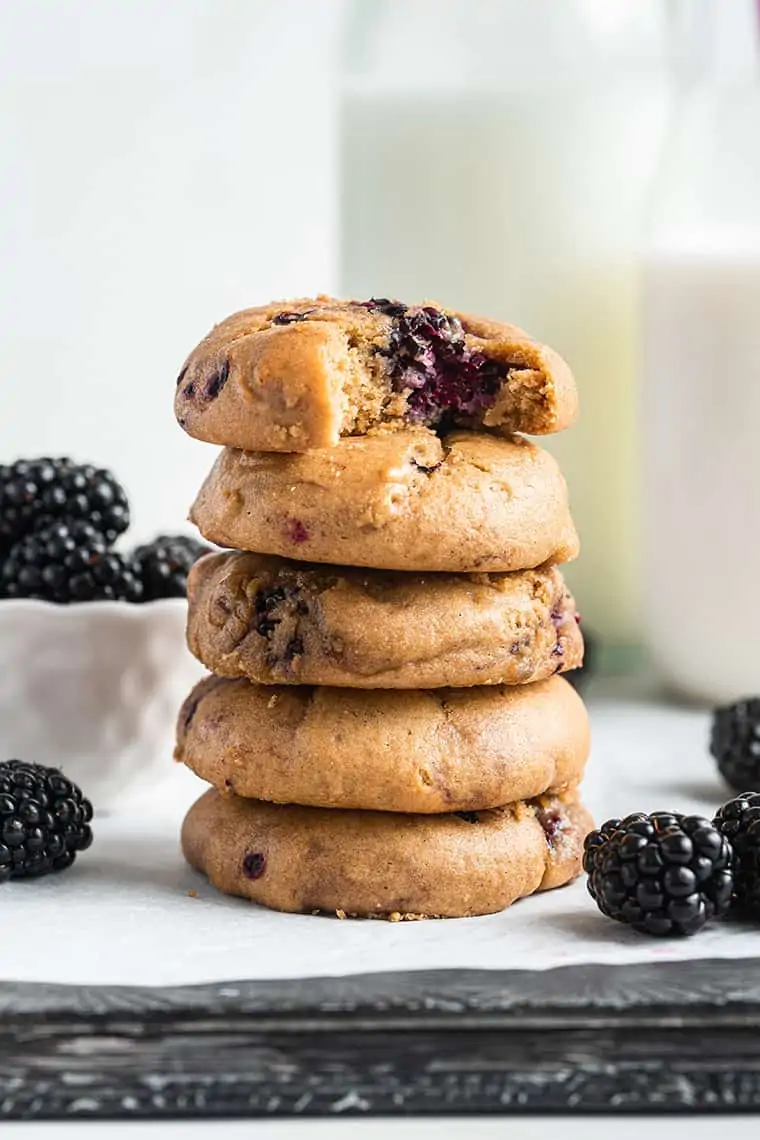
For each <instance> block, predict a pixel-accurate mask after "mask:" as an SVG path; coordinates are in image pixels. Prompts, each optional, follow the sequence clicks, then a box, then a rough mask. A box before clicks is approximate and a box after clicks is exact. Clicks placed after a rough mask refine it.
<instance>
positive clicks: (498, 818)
mask: <svg viewBox="0 0 760 1140" xmlns="http://www.w3.org/2000/svg"><path fill="white" fill-rule="evenodd" d="M592 827H593V822H592V820H591V817H590V816H589V814H588V813H587V811H586V810H585V808H583V807H582V806H581V805H580V804H579V803H578V801H577V799H576V798H575V794H574V793H573V792H570V793H568V795H567V797H566V798H565V797H562V798H560V797H552V796H547V797H542V798H541V799H539V800H532V801H528V802H524V803H517V804H511V805H510V806H509V807H505V808H497V809H495V810H492V811H486V812H467V813H463V814H462V815H456V814H453V815H436V816H420V815H393V814H391V813H389V812H372V811H341V810H334V811H328V810H325V809H322V808H310V807H292V806H283V805H281V804H267V803H262V802H260V801H259V800H246V799H241V798H240V797H238V796H232V795H228V796H224V795H221V794H220V793H219V792H218V791H216V789H214V788H212V789H210V790H209V791H208V792H206V793H205V795H203V796H201V798H200V799H199V800H198V801H197V802H196V803H195V804H194V805H193V806H192V807H191V808H190V811H189V812H188V814H187V816H186V817H185V822H184V824H183V827H182V848H183V851H184V854H185V857H186V859H187V860H188V862H189V863H190V864H191V865H192V866H193V867H195V868H196V870H198V871H201V872H203V874H205V875H207V876H208V878H209V879H210V880H211V882H212V883H213V885H214V886H215V887H217V888H218V889H219V890H220V891H222V892H223V893H224V894H228V895H241V896H243V897H244V898H249V899H252V900H253V901H255V902H258V903H263V904H264V906H268V907H272V908H273V909H274V910H285V911H295V912H306V913H310V912H316V911H327V912H333V913H337V914H338V915H339V916H340V917H344V916H349V915H350V916H356V917H363V916H366V917H374V918H390V919H399V918H424V917H441V918H457V917H464V916H466V915H476V914H491V913H493V912H494V911H499V910H503V909H504V908H505V907H508V906H509V905H510V904H511V903H513V902H515V901H516V900H517V899H519V898H522V897H524V896H525V895H531V894H533V893H534V892H535V891H546V890H551V889H552V888H553V887H560V886H562V885H563V884H565V883H567V882H569V881H570V880H571V879H574V878H575V877H576V876H577V875H578V874H579V873H580V870H581V860H582V852H583V839H584V836H585V835H586V833H587V832H588V831H589V830H590V829H591V828H592Z"/></svg>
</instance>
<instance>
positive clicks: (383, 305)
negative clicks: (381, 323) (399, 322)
mask: <svg viewBox="0 0 760 1140" xmlns="http://www.w3.org/2000/svg"><path fill="white" fill-rule="evenodd" d="M353 304H354V305H356V307H357V309H366V310H367V311H368V312H370V313H384V314H385V316H386V317H403V315H404V314H405V313H406V312H407V311H408V305H402V303H401V302H400V301H389V300H388V298H387V297H370V299H369V301H354V302H353Z"/></svg>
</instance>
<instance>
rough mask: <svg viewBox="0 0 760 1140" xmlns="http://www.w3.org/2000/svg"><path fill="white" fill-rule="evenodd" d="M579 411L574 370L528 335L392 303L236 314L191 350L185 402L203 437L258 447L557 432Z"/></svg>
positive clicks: (326, 301) (180, 383)
mask: <svg viewBox="0 0 760 1140" xmlns="http://www.w3.org/2000/svg"><path fill="white" fill-rule="evenodd" d="M577 411H578V396H577V391H576V387H575V381H574V379H573V375H572V373H571V371H570V369H569V367H568V366H567V364H566V363H565V361H564V360H563V359H562V358H561V357H560V356H559V355H558V354H557V353H556V352H554V351H553V350H552V349H550V348H547V347H546V346H545V345H542V344H539V343H538V342H537V341H535V340H533V339H532V338H531V337H529V336H528V334H527V333H525V332H523V331H522V330H521V329H519V328H516V327H515V326H514V325H508V324H503V323H501V322H499V321H492V320H487V319H485V318H482V317H474V316H468V315H467V314H464V313H458V312H454V311H453V310H451V309H442V308H439V307H437V306H435V305H432V304H423V305H405V304H402V303H401V302H400V301H390V300H386V299H384V298H372V299H370V300H369V301H340V300H335V299H334V298H331V297H324V296H319V297H316V298H313V299H308V298H307V299H301V300H296V301H281V302H276V303H272V304H269V305H263V306H260V307H259V308H255V309H245V310H243V311H242V312H239V313H234V314H233V315H232V316H230V317H227V319H226V320H224V321H222V322H221V323H220V324H218V325H216V326H215V327H214V328H213V329H212V330H211V332H210V333H209V334H208V335H207V336H206V337H205V338H204V339H203V340H202V341H201V342H200V344H199V345H198V346H197V348H195V349H194V350H193V352H191V354H190V356H189V357H188V358H187V361H186V362H185V364H184V366H183V368H182V370H181V371H180V374H179V377H178V379H177V391H176V396H175V412H176V415H177V419H178V420H179V423H180V424H181V426H182V427H183V428H184V429H185V431H187V432H188V433H189V434H190V435H192V436H194V437H195V438H196V439H202V440H206V441H207V442H209V443H217V444H224V445H226V446H229V447H237V448H242V449H243V450H246V451H297V452H298V451H308V450H310V449H312V448H324V447H334V446H335V445H336V444H337V443H338V440H339V439H340V437H341V436H351V435H365V434H367V433H368V432H372V431H374V430H376V429H379V428H382V429H384V430H395V429H408V428H409V427H410V426H422V427H428V428H433V429H439V428H440V429H442V430H444V431H445V430H450V429H451V428H452V427H465V428H470V429H478V428H481V427H484V428H491V429H494V428H496V429H499V430H501V431H503V432H504V434H511V433H514V432H526V433H528V434H530V435H546V434H549V433H551V432H557V431H562V430H563V429H564V428H566V427H569V426H570V424H571V423H572V422H573V421H574V419H575V418H576V415H577Z"/></svg>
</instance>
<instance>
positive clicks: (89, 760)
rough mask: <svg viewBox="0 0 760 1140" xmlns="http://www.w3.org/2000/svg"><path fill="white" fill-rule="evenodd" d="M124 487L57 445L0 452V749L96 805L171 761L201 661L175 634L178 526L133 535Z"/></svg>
mask: <svg viewBox="0 0 760 1140" xmlns="http://www.w3.org/2000/svg"><path fill="white" fill-rule="evenodd" d="M129 523H130V512H129V503H128V500H127V495H126V493H125V491H124V488H123V487H122V486H121V484H120V483H119V482H118V481H117V479H116V478H115V477H114V475H113V474H112V473H111V472H110V471H108V470H105V469H104V468H100V467H97V466H95V465H93V464H88V463H75V462H74V461H73V460H71V459H68V458H48V457H45V458H41V459H19V460H17V461H16V462H14V463H10V464H5V465H0V668H1V669H2V677H3V681H2V684H1V685H0V755H6V756H25V757H34V759H35V760H36V761H37V762H39V763H41V764H51V765H55V766H56V767H59V768H62V769H63V771H64V772H65V773H66V775H67V776H68V777H69V778H71V779H72V780H75V781H77V782H81V783H82V784H83V785H84V786H85V787H87V788H88V792H89V794H90V795H91V796H92V799H93V801H94V803H95V807H96V810H97V809H98V808H101V807H111V806H113V802H114V798H115V797H118V796H119V795H121V794H123V793H124V792H127V791H128V790H130V789H131V788H134V787H135V786H137V785H139V784H140V783H141V782H142V781H144V780H145V778H146V776H147V775H148V773H149V771H150V770H151V769H154V768H155V767H158V766H160V767H164V766H166V765H167V764H169V763H170V762H171V755H172V744H173V741H172V735H173V727H174V720H175V718H176V712H177V709H178V708H179V706H180V704H181V703H182V701H183V700H184V698H185V696H186V695H187V691H188V689H189V688H190V687H191V686H192V685H193V684H194V683H195V681H196V680H198V678H199V676H200V675H201V674H202V672H203V670H202V668H201V666H200V665H199V664H198V663H197V662H196V661H195V660H194V658H193V657H192V656H191V654H190V652H189V651H188V649H187V647H186V644H185V625H186V611H187V607H186V601H185V587H186V582H187V573H188V570H189V569H190V567H191V566H192V564H193V562H195V560H196V559H197V558H199V557H200V556H201V555H202V554H204V553H206V551H207V550H208V547H205V546H203V545H202V544H201V543H199V542H197V541H196V540H195V539H193V538H191V537H189V536H187V535H182V534H164V535H159V536H158V537H157V538H155V539H154V540H153V541H151V542H144V543H140V544H138V545H131V544H130V543H129V541H128V535H127V530H128V527H129Z"/></svg>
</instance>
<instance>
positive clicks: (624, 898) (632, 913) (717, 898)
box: [583, 811, 733, 937]
mask: <svg viewBox="0 0 760 1140" xmlns="http://www.w3.org/2000/svg"><path fill="white" fill-rule="evenodd" d="M732 860H733V852H732V850H731V845H730V843H729V842H728V840H727V839H726V837H725V836H724V835H723V834H722V833H721V831H720V830H719V829H718V828H717V827H716V826H715V825H713V824H712V823H710V821H709V820H707V819H702V818H701V817H700V816H695V815H690V816H685V815H678V814H676V813H675V812H663V811H660V812H653V813H652V814H651V815H646V814H645V813H643V812H639V813H637V814H635V815H629V816H627V817H626V818H625V819H622V820H619V819H610V820H608V821H607V822H606V823H604V824H603V825H602V827H601V828H600V829H599V830H598V831H592V832H591V834H590V835H588V836H587V837H586V841H585V845H584V855H583V869H584V870H585V871H586V873H587V875H588V889H589V893H590V895H591V897H592V898H593V899H594V901H595V902H596V904H597V906H598V907H599V909H600V911H601V912H602V914H605V915H607V917H608V918H614V919H616V920H617V921H618V922H624V923H627V924H628V925H630V926H632V927H633V929H634V930H639V931H641V932H642V933H645V934H653V935H656V936H660V937H662V936H667V935H674V934H678V935H686V934H695V933H696V932H697V931H698V930H700V929H701V927H703V926H704V924H705V923H706V922H708V921H709V920H710V919H712V918H718V917H720V916H721V915H723V914H725V913H726V911H727V910H728V908H729V906H730V904H731V895H732V891H733V875H732Z"/></svg>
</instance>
